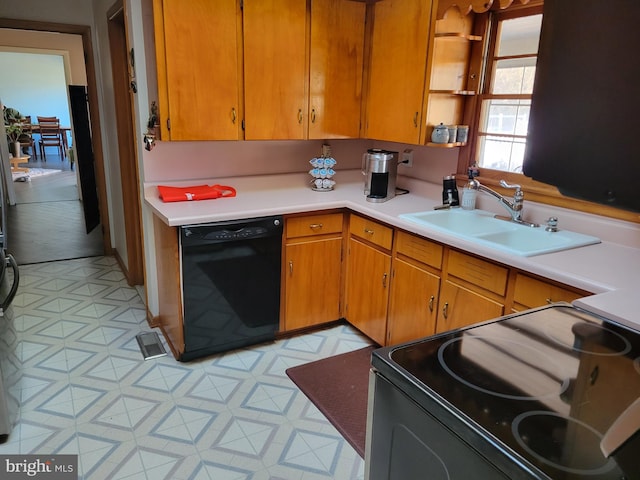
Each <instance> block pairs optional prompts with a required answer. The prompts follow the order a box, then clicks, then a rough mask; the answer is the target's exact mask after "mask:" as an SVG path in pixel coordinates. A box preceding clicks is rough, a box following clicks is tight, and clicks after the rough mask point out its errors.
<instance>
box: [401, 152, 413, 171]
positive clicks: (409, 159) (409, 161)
mask: <svg viewBox="0 0 640 480" xmlns="http://www.w3.org/2000/svg"><path fill="white" fill-rule="evenodd" d="M400 165H404V166H405V167H411V166H413V150H411V149H410V148H406V149H405V150H404V152H402V161H401V162H400Z"/></svg>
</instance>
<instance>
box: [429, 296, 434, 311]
mask: <svg viewBox="0 0 640 480" xmlns="http://www.w3.org/2000/svg"><path fill="white" fill-rule="evenodd" d="M434 300H435V297H434V296H433V295H431V298H430V299H429V311H430V312H433V301H434Z"/></svg>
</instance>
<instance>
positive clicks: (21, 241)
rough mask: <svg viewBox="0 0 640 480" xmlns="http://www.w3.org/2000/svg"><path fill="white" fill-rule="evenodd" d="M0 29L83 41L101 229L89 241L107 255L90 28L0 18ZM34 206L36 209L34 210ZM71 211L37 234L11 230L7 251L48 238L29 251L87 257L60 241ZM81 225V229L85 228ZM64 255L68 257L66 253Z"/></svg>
mask: <svg viewBox="0 0 640 480" xmlns="http://www.w3.org/2000/svg"><path fill="white" fill-rule="evenodd" d="M0 28H7V29H20V30H26V31H39V32H54V33H66V34H72V35H79V36H80V37H81V38H82V49H83V54H84V55H83V56H84V61H85V70H86V76H87V94H88V95H87V97H88V103H89V109H90V111H91V112H93V113H94V114H92V115H91V118H90V124H91V131H92V138H91V144H92V149H93V152H94V153H95V158H94V161H95V169H96V189H97V193H98V198H99V210H100V213H101V215H100V216H101V220H100V226H101V228H97V229H95V230H94V232H97V233H93V235H94V236H96V237H99V239H100V242H90V244H91V245H92V246H91V248H90V252H95V251H96V245H97V244H101V250H100V251H99V252H98V253H96V254H99V255H103V254H104V255H110V254H112V249H111V239H110V229H109V220H108V218H109V217H108V204H107V201H106V182H105V177H104V159H103V154H102V151H103V149H102V138H101V128H100V119H99V115H97V114H95V113H97V112H98V96H97V87H96V76H95V66H94V60H93V59H94V55H93V47H92V42H91V32H90V28H89V27H86V26H79V25H66V24H55V23H48V22H34V21H22V20H13V19H11V20H9V19H2V18H0ZM49 157H50V156H49V154H47V160H49ZM45 179H46V177H43V178H42V179H41V180H45ZM41 180H38V179H37V178H32V181H31V183H32V184H34V182H36V181H38V183H41ZM67 181H70V179H67ZM58 186H59V187H60V188H61V189H62V190H64V186H65V185H64V182H61V184H60V185H58ZM47 190H49V191H48V192H46V191H44V192H45V193H43V194H42V195H41V196H40V198H41V199H44V198H50V197H48V195H49V194H51V193H52V192H51V190H52V189H47ZM58 194H60V192H58V193H56V194H54V195H58ZM62 198H66V197H65V196H64V195H63V196H62ZM66 201H67V200H59V201H46V202H27V203H28V204H29V207H23V209H24V208H31V209H36V210H37V213H38V214H39V215H41V216H44V215H45V214H46V212H47V210H53V209H55V208H56V207H62V203H61V202H66ZM56 203H58V204H59V205H54V204H56ZM75 203H76V207H78V208H80V209H81V203H80V202H78V201H75ZM50 204H51V205H50ZM36 205H37V206H38V207H36ZM17 207H19V205H17ZM71 208H72V207H70V206H68V205H67V206H66V215H65V216H63V217H58V219H59V220H58V221H57V222H56V221H55V218H56V216H54V215H53V214H52V213H51V212H50V216H49V218H50V219H51V220H52V221H53V222H54V224H52V225H49V226H47V227H45V228H47V230H46V231H44V230H43V231H40V230H38V231H39V232H40V233H36V232H34V231H33V230H30V229H32V228H35V227H36V226H37V223H36V221H27V222H20V223H21V224H22V226H20V225H18V226H14V227H13V228H14V230H13V231H12V232H11V233H9V242H10V244H9V245H8V248H9V250H10V251H15V249H18V250H19V249H20V248H21V246H22V245H28V243H29V242H28V240H25V238H27V239H28V238H33V239H46V237H50V238H51V239H52V243H50V244H48V246H46V247H44V248H41V247H39V246H37V247H35V248H32V250H38V249H39V250H47V249H49V248H50V246H55V248H57V247H60V248H62V246H63V245H64V244H67V245H68V246H69V248H67V251H68V250H75V251H76V254H74V256H73V257H66V258H77V257H78V256H81V255H87V253H85V251H84V250H83V249H82V248H80V247H79V246H78V245H77V244H76V245H74V242H73V241H72V240H71V239H70V238H71V237H69V236H66V241H64V239H63V237H65V235H64V232H62V231H61V230H60V229H61V227H63V226H64V225H65V223H70V222H68V218H69V214H70V213H71V211H72V210H71ZM18 215H19V213H18ZM8 217H9V219H8V220H10V221H12V220H11V218H10V217H11V213H9V215H8ZM15 217H16V215H14V218H15ZM78 219H79V222H80V223H84V222H83V220H82V213H79V214H78ZM29 223H31V225H29ZM10 225H11V224H10ZM10 225H9V226H8V227H9V228H11V226H10ZM82 226H83V227H84V225H82ZM22 232H24V235H25V236H22V237H21V234H22ZM43 232H44V233H43ZM83 233H84V231H83ZM85 237H87V238H86V239H87V240H88V237H89V236H87V235H86V234H85ZM11 238H14V240H13V241H12V240H11ZM11 242H12V243H11ZM51 248H53V247H51ZM63 255H68V253H66V254H63ZM15 256H16V258H17V259H18V261H19V262H20V258H19V255H18V254H17V252H16V255H15ZM24 258H27V257H24ZM63 258H65V257H63ZM55 259H61V258H47V259H45V260H43V261H49V260H55ZM31 261H33V260H25V262H31Z"/></svg>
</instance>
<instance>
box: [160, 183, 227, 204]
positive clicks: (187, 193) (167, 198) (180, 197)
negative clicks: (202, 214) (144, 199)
mask: <svg viewBox="0 0 640 480" xmlns="http://www.w3.org/2000/svg"><path fill="white" fill-rule="evenodd" d="M158 192H159V193H160V200H162V201H163V202H183V201H185V200H187V201H188V200H208V199H211V198H220V197H235V196H236V189H235V188H233V187H228V186H226V185H195V186H192V187H167V186H164V185H158Z"/></svg>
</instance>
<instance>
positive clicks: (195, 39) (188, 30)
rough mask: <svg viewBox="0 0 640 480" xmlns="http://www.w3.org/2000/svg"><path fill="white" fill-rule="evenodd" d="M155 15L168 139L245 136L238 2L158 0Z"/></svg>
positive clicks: (162, 110)
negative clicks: (243, 134)
mask: <svg viewBox="0 0 640 480" xmlns="http://www.w3.org/2000/svg"><path fill="white" fill-rule="evenodd" d="M154 19H155V22H156V23H155V31H156V55H157V64H158V95H159V102H160V105H159V108H160V121H161V129H162V139H163V140H164V139H170V140H237V139H239V138H241V133H242V130H241V128H240V120H239V102H240V76H239V61H238V52H239V50H238V32H239V29H240V28H241V27H240V22H239V19H240V16H239V11H238V7H237V0H215V1H212V0H154ZM166 120H169V121H170V124H171V127H170V130H167V122H166Z"/></svg>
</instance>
